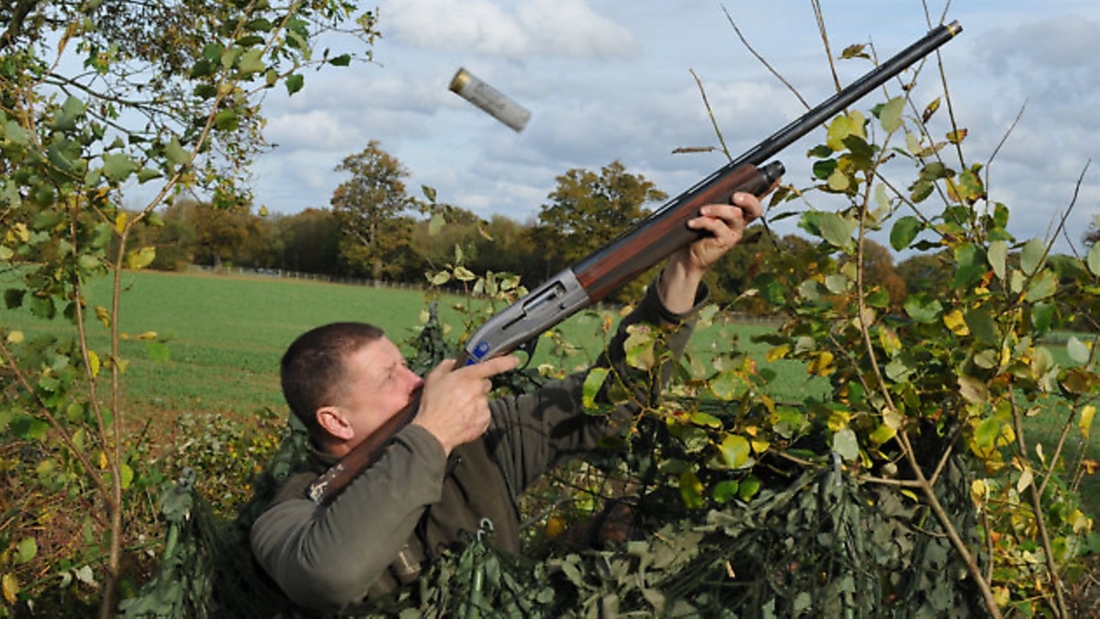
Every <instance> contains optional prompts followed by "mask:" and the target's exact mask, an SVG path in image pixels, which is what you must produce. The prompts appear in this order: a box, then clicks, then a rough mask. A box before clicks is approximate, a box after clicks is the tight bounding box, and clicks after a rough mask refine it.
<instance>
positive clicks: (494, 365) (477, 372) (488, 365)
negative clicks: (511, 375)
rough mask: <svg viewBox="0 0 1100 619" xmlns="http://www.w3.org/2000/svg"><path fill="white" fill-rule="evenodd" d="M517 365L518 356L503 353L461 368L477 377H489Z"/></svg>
mask: <svg viewBox="0 0 1100 619" xmlns="http://www.w3.org/2000/svg"><path fill="white" fill-rule="evenodd" d="M518 367H519V357H517V356H515V355H504V356H503V357H493V358H492V359H489V360H488V361H482V362H481V363H475V364H474V365H468V366H466V367H464V368H461V370H462V371H463V372H468V373H470V374H471V375H472V376H475V377H477V378H489V377H490V376H496V375H497V374H501V373H503V372H508V371H511V370H514V369H516V368H518Z"/></svg>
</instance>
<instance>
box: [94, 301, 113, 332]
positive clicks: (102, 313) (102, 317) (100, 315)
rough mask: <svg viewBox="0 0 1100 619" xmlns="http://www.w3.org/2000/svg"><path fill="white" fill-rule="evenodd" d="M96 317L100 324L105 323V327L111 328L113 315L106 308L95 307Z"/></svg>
mask: <svg viewBox="0 0 1100 619" xmlns="http://www.w3.org/2000/svg"><path fill="white" fill-rule="evenodd" d="M95 317H96V318H97V319H99V322H101V323H103V326H104V327H107V328H108V329H110V328H111V314H110V312H108V311H107V308H106V307H103V306H102V305H97V306H95Z"/></svg>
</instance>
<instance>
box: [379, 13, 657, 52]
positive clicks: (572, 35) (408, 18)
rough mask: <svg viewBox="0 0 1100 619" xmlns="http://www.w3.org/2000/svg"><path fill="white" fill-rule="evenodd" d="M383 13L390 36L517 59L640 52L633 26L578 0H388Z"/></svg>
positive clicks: (405, 41) (409, 42) (407, 42)
mask: <svg viewBox="0 0 1100 619" xmlns="http://www.w3.org/2000/svg"><path fill="white" fill-rule="evenodd" d="M380 15H381V22H380V24H381V28H382V31H383V34H384V35H385V36H388V37H392V38H393V39H394V40H395V41H397V42H399V43H401V44H403V45H407V46H409V47H414V48H424V49H433V50H440V51H461V52H464V53H471V52H472V53H476V54H483V55H486V56H499V57H504V58H510V59H516V60H522V59H525V58H528V57H529V56H532V55H535V54H549V55H555V56H566V57H569V56H572V57H584V58H604V57H617V56H626V55H630V54H632V53H634V52H636V51H637V42H636V41H635V39H634V37H633V35H632V34H631V33H630V31H628V30H627V29H626V28H624V27H622V26H620V25H618V24H616V23H615V22H613V21H611V20H609V19H607V18H605V17H602V16H600V15H598V14H597V13H595V12H593V11H592V9H591V8H590V7H589V6H588V4H587V3H586V2H581V1H578V0H537V1H535V2H517V3H497V2H489V1H487V0H475V1H472V2H459V1H458V0H439V1H435V2H388V3H386V4H385V5H384V6H383V7H382V9H381V11H380Z"/></svg>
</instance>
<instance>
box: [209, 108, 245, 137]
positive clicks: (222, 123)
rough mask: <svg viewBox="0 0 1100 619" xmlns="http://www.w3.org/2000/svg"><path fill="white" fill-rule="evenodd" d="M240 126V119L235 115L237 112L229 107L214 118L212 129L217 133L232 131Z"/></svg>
mask: <svg viewBox="0 0 1100 619" xmlns="http://www.w3.org/2000/svg"><path fill="white" fill-rule="evenodd" d="M240 124H241V119H240V117H239V116H238V115H237V110H235V109H233V108H231V107H230V108H226V109H224V110H222V111H220V112H218V113H217V114H216V115H215V116H214V127H216V128H217V129H218V130H219V131H234V130H236V128H237V127H239V126H240Z"/></svg>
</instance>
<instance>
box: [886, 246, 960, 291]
mask: <svg viewBox="0 0 1100 619" xmlns="http://www.w3.org/2000/svg"><path fill="white" fill-rule="evenodd" d="M895 270H896V271H897V274H898V275H899V276H900V277H901V278H902V279H903V280H905V287H906V290H908V291H909V293H910V294H913V293H917V292H923V293H927V294H940V293H944V292H946V287H947V283H948V282H950V281H951V256H950V254H947V253H938V254H930V253H920V254H914V255H912V256H910V257H908V258H906V259H905V260H902V261H901V262H900V263H899V264H898V266H897V269H895Z"/></svg>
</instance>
